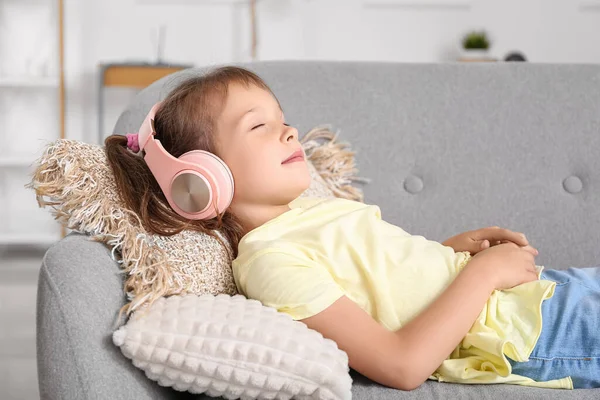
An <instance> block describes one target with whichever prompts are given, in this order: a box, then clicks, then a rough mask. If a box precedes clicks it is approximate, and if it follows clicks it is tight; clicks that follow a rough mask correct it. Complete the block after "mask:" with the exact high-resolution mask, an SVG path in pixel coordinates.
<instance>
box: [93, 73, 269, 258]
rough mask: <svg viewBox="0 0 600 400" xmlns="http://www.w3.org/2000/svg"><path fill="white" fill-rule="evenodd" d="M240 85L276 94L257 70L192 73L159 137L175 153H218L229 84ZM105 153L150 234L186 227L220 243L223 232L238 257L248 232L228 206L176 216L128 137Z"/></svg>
mask: <svg viewBox="0 0 600 400" xmlns="http://www.w3.org/2000/svg"><path fill="white" fill-rule="evenodd" d="M233 83H238V84H243V85H245V86H248V87H249V86H252V85H254V86H257V87H260V88H262V89H265V90H267V91H269V92H271V93H272V91H271V90H270V89H269V87H268V86H267V84H266V83H265V82H264V81H263V80H262V79H261V78H260V77H259V76H257V75H256V74H254V73H253V72H250V71H248V70H246V69H243V68H239V67H231V66H229V67H222V68H218V69H215V70H213V71H211V72H209V73H208V74H206V75H203V76H198V77H193V78H191V79H188V80H186V81H184V82H183V83H181V84H180V85H179V86H177V87H176V88H175V89H174V90H173V91H171V93H169V94H168V96H167V97H166V98H165V99H164V100H163V102H162V104H161V106H160V108H159V109H158V110H157V112H156V116H155V120H154V127H155V130H156V136H155V138H156V139H158V140H160V142H161V144H162V145H163V147H164V148H165V150H166V151H168V152H169V153H170V154H171V155H173V156H174V157H179V156H181V155H182V154H184V153H186V152H188V151H191V150H205V151H208V152H211V153H215V151H216V146H215V143H216V131H215V130H216V117H217V116H218V115H219V114H220V112H221V111H222V109H223V106H224V104H225V102H226V100H227V95H228V87H229V85H230V84H233ZM104 143H105V146H106V155H107V158H108V162H109V164H110V167H111V169H112V172H113V174H114V176H115V180H116V184H117V188H118V191H119V195H120V196H121V199H122V201H124V203H125V205H126V206H127V208H129V209H130V210H132V211H134V212H135V213H137V215H139V217H140V219H141V221H142V224H143V226H144V228H145V229H146V230H147V231H148V232H151V233H154V234H157V235H162V236H169V235H174V234H177V233H179V232H181V231H183V230H195V231H199V232H203V233H206V234H208V235H211V236H213V237H215V238H216V239H218V240H220V241H221V238H220V237H219V236H218V235H216V234H215V233H214V231H218V232H220V233H221V235H223V236H224V238H225V239H226V240H227V241H228V242H229V245H230V246H231V249H232V250H233V254H234V257H236V256H237V247H238V243H239V241H240V239H241V238H242V236H243V235H244V230H243V227H242V225H241V223H240V221H239V220H238V219H237V218H236V217H235V216H234V215H233V214H232V213H230V212H229V211H227V210H225V211H224V212H222V213H220V214H219V215H218V216H217V217H215V218H212V219H209V220H189V219H187V218H185V217H182V216H180V215H179V214H177V213H176V212H175V211H174V210H173V209H172V208H171V206H170V205H169V203H168V202H167V199H166V197H165V195H164V194H163V192H162V191H161V189H160V186H159V185H158V182H157V181H156V179H155V178H154V176H153V175H152V173H151V172H150V169H149V168H148V166H147V165H146V162H145V161H144V159H143V157H142V156H141V154H135V153H133V152H131V151H130V150H128V149H127V138H126V137H125V136H123V135H120V134H118V135H117V134H115V135H111V136H109V137H107V138H106V140H105V142H104Z"/></svg>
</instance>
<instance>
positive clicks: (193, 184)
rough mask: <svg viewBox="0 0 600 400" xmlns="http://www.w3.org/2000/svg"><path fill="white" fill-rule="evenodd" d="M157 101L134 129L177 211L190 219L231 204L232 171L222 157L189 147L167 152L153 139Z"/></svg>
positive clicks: (205, 216) (208, 216)
mask: <svg viewBox="0 0 600 400" xmlns="http://www.w3.org/2000/svg"><path fill="white" fill-rule="evenodd" d="M160 104H161V103H157V104H155V105H154V106H153V107H152V109H151V110H150V112H149V113H148V115H147V116H146V119H145V120H144V122H143V123H142V126H141V127H140V130H139V133H138V141H139V147H140V149H141V150H144V152H145V155H144V160H145V161H146V164H148V168H150V171H151V172H152V175H154V177H155V178H156V181H157V182H158V184H159V186H160V188H161V189H162V191H163V193H164V194H165V197H166V198H167V201H168V202H169V204H170V205H171V207H172V208H173V210H175V212H177V214H179V215H181V216H182V217H185V218H189V219H194V220H198V219H211V218H214V217H216V216H217V213H221V212H223V211H225V209H227V207H229V205H230V204H231V200H232V199H233V190H234V186H233V175H232V174H231V171H230V170H229V167H227V165H226V164H225V162H223V160H221V159H220V158H219V157H217V156H216V155H214V154H212V153H209V152H207V151H203V150H192V151H188V152H187V153H184V154H182V155H181V156H179V158H175V157H173V156H172V155H171V154H169V153H168V152H167V151H166V150H165V148H164V147H163V146H162V144H161V143H160V141H159V140H155V139H154V135H156V131H155V129H154V116H155V115H156V111H157V110H158V108H159V107H160Z"/></svg>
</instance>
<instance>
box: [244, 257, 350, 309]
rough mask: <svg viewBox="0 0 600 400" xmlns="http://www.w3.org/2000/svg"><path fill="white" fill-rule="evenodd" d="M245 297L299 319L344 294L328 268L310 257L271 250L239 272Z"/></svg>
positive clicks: (327, 305)
mask: <svg viewBox="0 0 600 400" xmlns="http://www.w3.org/2000/svg"><path fill="white" fill-rule="evenodd" d="M239 286H240V287H239V288H240V290H241V292H242V294H244V295H245V296H246V297H248V298H251V299H256V300H258V301H260V302H261V303H262V304H263V305H265V306H268V307H273V308H275V309H277V310H278V311H279V312H283V313H286V314H289V315H290V316H291V317H292V318H293V319H295V320H300V319H304V318H308V317H311V316H313V315H316V314H318V313H320V312H321V311H323V310H325V309H326V308H327V307H329V306H330V305H332V304H333V303H334V302H335V301H336V300H338V299H339V298H340V297H342V296H343V295H344V293H343V291H342V289H341V288H340V287H339V285H338V284H337V283H336V282H335V280H334V279H333V276H331V274H330V273H329V271H327V269H326V268H325V267H324V266H322V265H319V264H318V263H316V262H314V261H313V260H311V259H309V258H304V257H300V256H295V255H293V254H289V253H285V252H279V251H272V252H265V253H262V254H261V255H259V256H257V257H255V258H254V259H253V260H252V261H251V262H250V263H249V265H248V266H247V267H246V268H244V271H243V273H242V274H241V275H240V281H239Z"/></svg>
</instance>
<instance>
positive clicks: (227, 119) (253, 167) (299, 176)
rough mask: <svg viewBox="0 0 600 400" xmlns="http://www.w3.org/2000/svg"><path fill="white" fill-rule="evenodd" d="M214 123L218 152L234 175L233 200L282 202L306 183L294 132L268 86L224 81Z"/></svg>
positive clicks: (302, 155) (288, 201) (304, 167)
mask: <svg viewBox="0 0 600 400" xmlns="http://www.w3.org/2000/svg"><path fill="white" fill-rule="evenodd" d="M216 128H217V129H216V131H217V132H216V133H217V143H216V145H217V149H218V152H219V154H218V155H219V157H221V159H222V160H223V161H225V163H226V164H227V166H228V167H229V168H230V169H231V172H232V174H233V178H234V184H235V192H234V198H233V202H234V203H237V204H246V205H254V206H263V205H264V206H266V205H274V206H281V205H287V204H288V203H290V202H291V201H292V200H294V199H296V198H297V197H298V196H300V195H301V194H302V192H304V191H305V190H306V189H307V188H308V186H309V185H310V174H309V172H308V167H307V165H306V161H305V156H304V151H303V149H302V146H301V145H300V143H299V141H298V131H297V130H296V128H292V127H290V126H288V125H287V124H286V122H285V117H284V115H283V111H282V110H281V108H280V106H279V103H278V102H277V100H276V99H275V98H274V97H273V95H271V93H269V92H268V91H266V90H264V89H261V88H259V87H256V86H253V85H251V86H250V87H245V86H244V85H241V84H232V85H230V86H229V88H228V95H227V99H226V102H225V105H224V108H223V111H222V113H221V115H220V116H219V117H218V118H217V121H216ZM294 153H297V154H296V157H294ZM298 154H299V155H300V156H299V157H297V155H298ZM290 157H293V158H292V159H290Z"/></svg>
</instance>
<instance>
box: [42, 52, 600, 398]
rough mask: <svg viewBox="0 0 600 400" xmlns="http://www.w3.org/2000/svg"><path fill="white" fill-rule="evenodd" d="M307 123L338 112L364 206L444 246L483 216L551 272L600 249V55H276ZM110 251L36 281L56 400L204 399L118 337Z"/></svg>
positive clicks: (482, 391) (426, 392)
mask: <svg viewBox="0 0 600 400" xmlns="http://www.w3.org/2000/svg"><path fill="white" fill-rule="evenodd" d="M246 66H247V67H249V68H251V69H253V70H255V71H256V72H258V73H259V74H260V75H261V76H262V77H263V78H265V79H266V80H267V82H268V83H269V84H270V85H271V87H272V89H273V90H274V92H275V93H276V94H277V96H278V97H279V99H280V101H281V103H282V105H283V108H284V110H285V112H286V117H287V119H288V120H289V121H290V122H291V123H292V124H293V125H295V126H297V127H298V128H299V130H300V132H306V131H308V130H309V129H310V128H312V127H313V126H315V125H318V124H323V123H330V124H332V125H333V126H334V127H335V128H336V129H339V130H340V132H341V136H340V137H341V139H342V140H347V141H349V142H350V143H351V144H352V145H353V147H354V149H356V150H357V152H358V154H357V159H358V166H359V168H360V172H361V175H362V176H365V177H368V178H370V179H371V182H370V184H368V185H366V186H365V188H364V189H365V194H366V201H367V202H370V203H375V204H379V205H380V206H381V208H382V210H383V216H384V218H385V219H387V220H389V221H390V222H392V223H395V224H398V225H400V226H401V227H403V228H404V229H405V230H407V231H408V232H411V233H416V234H422V235H424V236H426V237H427V238H431V239H434V240H439V241H442V240H444V239H446V238H448V237H449V236H451V235H453V234H456V233H459V232H462V231H465V230H469V229H474V228H478V227H484V226H490V225H501V226H506V227H509V228H511V229H514V230H519V231H522V232H525V233H527V235H528V237H529V239H530V241H531V242H532V243H533V245H534V246H536V247H537V248H538V249H539V251H540V255H539V256H538V259H537V261H538V264H540V265H545V266H546V267H547V268H566V267H569V266H591V265H598V261H599V260H600V241H599V238H600V232H599V230H600V207H599V203H600V157H599V156H600V66H599V65H535V64H525V63H519V64H517V63H510V64H509V63H498V64H485V65H475V64H468V65H466V64H442V65H421V64H394V63H355V62H262V63H256V64H250V65H246ZM201 72H202V71H201V70H187V71H184V72H180V73H178V74H175V75H173V76H170V77H167V78H165V79H163V80H161V81H159V82H156V83H155V84H153V85H152V86H150V87H149V88H147V89H145V90H143V91H142V92H141V93H140V94H139V96H138V97H137V98H136V99H135V101H134V103H133V104H131V105H130V107H128V108H127V110H125V111H124V112H123V114H122V116H121V117H120V119H119V120H118V122H117V124H116V126H115V129H114V131H115V132H118V133H126V132H133V131H134V130H136V129H137V128H138V126H139V124H140V122H141V121H142V119H143V117H144V116H145V114H146V112H147V111H148V109H149V108H150V106H151V105H152V104H153V103H154V102H155V101H157V100H159V98H162V97H163V96H164V95H165V94H166V93H167V91H168V90H169V89H170V88H171V87H173V85H174V84H175V83H177V82H179V81H180V80H181V79H183V78H185V77H187V76H190V75H193V74H198V73H201ZM121 279H122V278H121V276H120V275H119V269H118V265H117V264H116V263H115V262H114V261H112V260H111V258H110V253H109V249H107V248H106V247H104V246H103V245H102V244H99V243H96V242H91V241H89V240H88V239H87V237H86V236H83V235H80V234H71V235H69V236H67V237H66V238H65V239H63V240H61V241H60V242H59V243H57V244H55V245H54V246H53V247H52V248H50V249H49V250H48V252H47V254H46V256H45V258H44V262H43V265H42V268H41V272H40V279H39V292H38V320H37V333H38V336H37V341H38V342H37V344H38V373H39V385H40V393H41V397H42V399H57V400H58V399H61V400H69V399H74V400H88V399H102V400H120V399H127V400H130V399H139V400H145V399H186V398H203V397H202V396H191V395H189V394H187V393H177V392H174V391H172V390H170V389H166V388H161V387H159V386H158V385H157V384H155V383H154V382H151V381H150V380H148V379H147V378H146V377H145V376H144V374H143V373H142V372H140V371H139V370H137V369H136V368H134V367H133V365H132V364H131V362H130V360H128V359H126V358H125V357H123V356H122V354H121V353H120V350H119V349H118V348H117V347H115V346H114V345H113V344H112V342H111V333H112V324H113V321H114V318H115V315H116V312H117V310H118V309H119V307H120V306H121V305H122V304H123V302H124V296H123V292H122V285H121V283H122V281H121ZM353 378H354V386H353V398H354V399H358V400H363V399H373V400H386V399H497V398H512V399H538V398H540V399H541V398H552V399H593V398H600V389H599V390H575V391H562V390H560V391H559V390H543V389H533V388H524V387H519V386H508V385H490V386H468V385H454V384H442V383H438V382H426V383H425V384H424V385H422V386H421V387H420V388H419V389H417V390H415V391H412V392H402V391H398V390H393V389H388V388H385V387H382V386H380V385H377V384H375V383H373V382H371V381H369V380H368V379H365V378H364V377H361V376H359V375H357V374H355V373H353Z"/></svg>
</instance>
